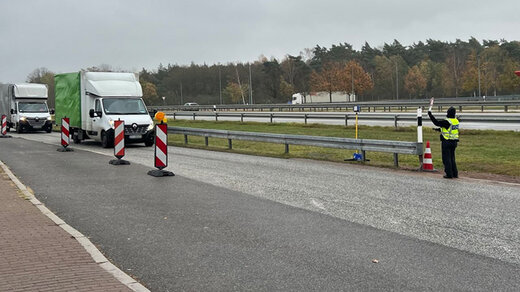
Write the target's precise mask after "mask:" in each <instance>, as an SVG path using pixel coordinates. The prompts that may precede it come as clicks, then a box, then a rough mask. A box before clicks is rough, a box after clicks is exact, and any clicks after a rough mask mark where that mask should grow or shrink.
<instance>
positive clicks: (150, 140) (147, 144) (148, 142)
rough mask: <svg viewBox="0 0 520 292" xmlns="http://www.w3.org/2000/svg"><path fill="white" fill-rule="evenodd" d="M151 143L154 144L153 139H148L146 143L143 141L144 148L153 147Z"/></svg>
mask: <svg viewBox="0 0 520 292" xmlns="http://www.w3.org/2000/svg"><path fill="white" fill-rule="evenodd" d="M153 143H154V141H153V137H150V138H148V139H147V140H146V141H144V146H146V147H150V146H153Z"/></svg>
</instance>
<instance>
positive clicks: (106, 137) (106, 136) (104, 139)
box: [101, 131, 114, 148]
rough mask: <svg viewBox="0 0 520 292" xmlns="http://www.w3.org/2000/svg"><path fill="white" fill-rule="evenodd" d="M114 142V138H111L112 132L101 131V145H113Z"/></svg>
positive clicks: (106, 146) (105, 146)
mask: <svg viewBox="0 0 520 292" xmlns="http://www.w3.org/2000/svg"><path fill="white" fill-rule="evenodd" d="M113 142H114V139H111V137H110V133H107V132H105V131H103V132H101V146H103V148H110V147H112V143H113Z"/></svg>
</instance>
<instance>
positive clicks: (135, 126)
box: [132, 123, 137, 132]
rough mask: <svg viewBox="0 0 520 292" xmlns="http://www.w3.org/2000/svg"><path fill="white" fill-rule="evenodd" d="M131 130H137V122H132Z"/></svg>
mask: <svg viewBox="0 0 520 292" xmlns="http://www.w3.org/2000/svg"><path fill="white" fill-rule="evenodd" d="M132 130H134V132H135V131H137V124H136V123H133V124H132Z"/></svg>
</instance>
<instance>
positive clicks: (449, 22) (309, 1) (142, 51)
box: [0, 0, 520, 83]
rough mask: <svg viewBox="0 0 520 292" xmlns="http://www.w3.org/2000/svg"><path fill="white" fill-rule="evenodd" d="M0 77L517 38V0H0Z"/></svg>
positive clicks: (13, 78) (519, 28)
mask: <svg viewBox="0 0 520 292" xmlns="http://www.w3.org/2000/svg"><path fill="white" fill-rule="evenodd" d="M0 11H1V17H0V38H1V39H0V82H4V83H6V82H21V81H25V79H26V77H27V75H28V74H29V73H30V72H31V71H33V70H34V69H35V68H38V67H46V68H48V69H49V70H51V71H54V72H72V71H77V70H79V69H81V68H87V67H91V66H96V65H100V64H109V65H111V66H112V67H114V68H120V69H124V70H133V71H140V70H141V68H143V67H144V68H146V69H152V70H155V69H157V67H158V65H159V63H162V64H164V65H166V64H168V63H171V64H180V65H183V64H190V63H191V62H195V63H198V64H202V63H204V62H205V63H206V64H209V65H211V64H214V63H218V62H220V63H228V62H237V61H242V62H248V61H255V60H258V57H259V56H260V55H262V54H263V55H265V56H267V57H269V58H270V57H276V58H282V57H283V56H285V55H286V54H291V55H298V54H299V53H300V52H301V51H303V50H304V49H305V48H313V47H314V46H316V45H320V46H325V47H330V46H331V45H332V44H339V43H343V42H348V43H350V44H352V45H353V46H354V48H355V49H360V48H361V46H362V45H363V44H364V42H365V41H367V42H368V43H369V44H370V45H371V46H374V47H379V46H382V45H383V44H384V43H385V42H387V43H391V42H393V40H394V39H397V40H398V41H400V42H401V44H403V45H411V44H413V43H414V42H418V41H421V40H422V41H424V40H426V39H429V38H432V39H437V40H443V41H454V40H455V39H457V38H460V39H463V40H467V39H468V38H470V37H471V36H474V37H475V38H477V39H478V40H480V41H481V40H482V39H497V40H499V39H506V40H508V41H512V40H518V39H519V37H520V20H519V19H520V16H519V15H518V12H519V11H520V0H503V1H500V0H495V1H489V0H472V1H459V0H435V1H432V0H430V1H421V0H400V1H392V0H372V1H370V0H365V1H360V0H356V1H350V0H343V1H341V0H258V1H253V0H190V1H177V0H155V1H153V0H85V1H73V0H31V1H29V0H16V1H7V0H0Z"/></svg>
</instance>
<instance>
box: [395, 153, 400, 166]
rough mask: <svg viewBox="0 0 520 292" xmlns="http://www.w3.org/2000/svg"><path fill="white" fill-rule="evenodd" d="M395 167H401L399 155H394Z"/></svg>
mask: <svg viewBox="0 0 520 292" xmlns="http://www.w3.org/2000/svg"><path fill="white" fill-rule="evenodd" d="M394 166H395V167H399V154H397V153H394Z"/></svg>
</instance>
